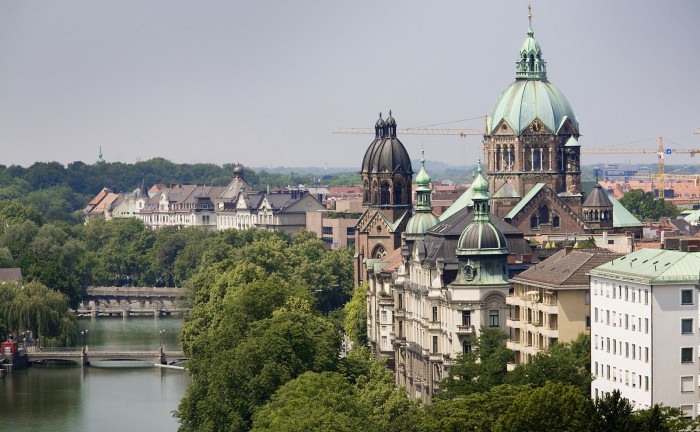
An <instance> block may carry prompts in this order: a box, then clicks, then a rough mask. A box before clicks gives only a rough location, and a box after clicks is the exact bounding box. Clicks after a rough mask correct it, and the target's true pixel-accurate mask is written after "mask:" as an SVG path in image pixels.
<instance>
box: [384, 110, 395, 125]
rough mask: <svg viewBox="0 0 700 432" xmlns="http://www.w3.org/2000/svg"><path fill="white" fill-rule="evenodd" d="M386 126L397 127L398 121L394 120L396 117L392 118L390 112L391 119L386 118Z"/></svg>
mask: <svg viewBox="0 0 700 432" xmlns="http://www.w3.org/2000/svg"><path fill="white" fill-rule="evenodd" d="M386 125H387V126H396V120H394V117H392V116H391V111H389V117H387V118H386Z"/></svg>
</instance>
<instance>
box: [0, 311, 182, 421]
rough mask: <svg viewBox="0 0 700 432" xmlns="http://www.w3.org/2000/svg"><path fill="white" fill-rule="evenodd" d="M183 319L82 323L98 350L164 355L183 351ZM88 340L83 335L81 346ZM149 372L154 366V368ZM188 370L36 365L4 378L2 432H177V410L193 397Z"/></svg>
mask: <svg viewBox="0 0 700 432" xmlns="http://www.w3.org/2000/svg"><path fill="white" fill-rule="evenodd" d="M181 327H182V319H181V318H136V317H132V318H128V319H122V318H97V319H90V318H85V319H82V318H81V319H79V320H78V328H79V329H80V330H81V331H83V332H84V330H87V333H85V334H86V336H85V337H84V339H85V343H87V345H88V347H92V348H98V347H100V348H103V347H105V348H106V347H110V348H117V347H122V348H127V347H128V348H136V349H141V350H143V349H148V350H152V351H154V352H155V351H157V350H158V347H159V345H160V343H161V339H162V343H163V345H165V346H166V347H175V346H177V345H178V339H177V335H178V332H179V331H180V328H181ZM82 344H83V336H80V335H79V336H78V344H77V345H78V347H81V346H82ZM147 366H148V367H147ZM189 383H190V377H189V375H188V374H187V372H185V371H179V370H172V369H161V368H156V367H152V366H149V365H147V364H145V363H131V362H124V361H121V362H93V363H92V365H91V366H89V367H81V366H79V365H52V366H32V367H30V368H27V369H24V370H18V371H14V372H13V373H11V374H8V375H7V376H5V378H0V430H1V431H5V430H8V431H17V432H24V431H27V432H29V431H31V432H88V431H89V432H92V431H99V432H111V431H114V432H126V431H128V432H132V431H165V432H167V431H173V432H174V431H176V430H177V427H178V423H177V420H176V419H175V418H173V416H172V411H173V410H175V409H176V408H177V405H178V403H179V401H180V399H181V398H182V396H183V395H184V394H185V390H186V389H187V386H188V385H189Z"/></svg>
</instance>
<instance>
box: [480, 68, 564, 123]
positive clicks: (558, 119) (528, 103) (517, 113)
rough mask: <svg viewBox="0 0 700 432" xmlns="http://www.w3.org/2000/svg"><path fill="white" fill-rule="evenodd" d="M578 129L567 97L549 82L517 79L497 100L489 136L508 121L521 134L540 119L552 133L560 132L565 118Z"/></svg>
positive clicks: (490, 119)
mask: <svg viewBox="0 0 700 432" xmlns="http://www.w3.org/2000/svg"><path fill="white" fill-rule="evenodd" d="M567 118H568V119H569V120H570V121H571V124H572V125H573V126H574V128H575V129H576V130H578V121H577V120H576V116H575V115H574V110H573V109H572V108H571V105H569V101H567V100H566V97H564V94H563V93H562V92H560V91H559V89H557V88H556V87H555V86H554V84H552V83H550V82H549V81H546V80H542V81H540V80H517V81H515V82H514V83H513V84H511V85H510V86H509V87H508V88H507V89H506V90H505V91H504V92H503V93H502V94H501V96H500V97H499V98H498V100H497V101H496V104H495V105H494V106H493V110H491V117H490V118H489V133H493V132H494V130H495V128H496V127H497V126H498V124H499V123H500V122H501V120H505V121H506V122H507V123H508V125H509V126H510V127H511V128H512V129H513V130H514V131H515V132H516V133H517V134H518V135H519V134H520V133H521V132H523V131H524V130H525V129H526V128H527V127H528V126H530V123H532V121H533V120H535V119H539V120H540V121H541V122H542V123H543V124H544V125H545V126H546V127H547V129H549V131H550V132H551V133H557V131H558V130H559V128H560V127H561V126H562V125H563V124H564V121H565V120H566V119H567Z"/></svg>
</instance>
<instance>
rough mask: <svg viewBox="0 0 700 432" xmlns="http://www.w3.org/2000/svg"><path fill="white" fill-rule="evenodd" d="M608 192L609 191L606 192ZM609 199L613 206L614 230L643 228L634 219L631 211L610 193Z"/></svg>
mask: <svg viewBox="0 0 700 432" xmlns="http://www.w3.org/2000/svg"><path fill="white" fill-rule="evenodd" d="M606 192H607V191H606ZM608 198H610V202H611V203H612V205H613V227H614V228H631V227H641V226H642V223H641V222H639V219H637V218H636V217H634V215H633V214H632V213H630V211H629V210H627V209H626V208H625V206H623V205H622V204H620V202H619V201H618V200H616V199H615V197H613V196H612V195H611V194H610V192H608Z"/></svg>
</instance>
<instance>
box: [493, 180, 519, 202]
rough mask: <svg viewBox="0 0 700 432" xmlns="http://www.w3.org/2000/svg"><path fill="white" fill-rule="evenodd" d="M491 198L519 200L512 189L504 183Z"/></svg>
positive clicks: (517, 194)
mask: <svg viewBox="0 0 700 432" xmlns="http://www.w3.org/2000/svg"><path fill="white" fill-rule="evenodd" d="M491 198H520V194H519V193H518V192H517V191H516V190H515V189H513V186H511V185H510V183H508V182H506V183H503V184H502V185H501V187H499V188H498V189H497V190H496V192H494V193H493V195H491Z"/></svg>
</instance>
